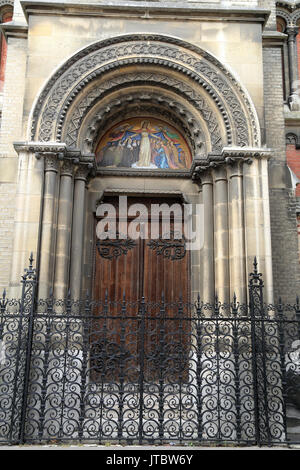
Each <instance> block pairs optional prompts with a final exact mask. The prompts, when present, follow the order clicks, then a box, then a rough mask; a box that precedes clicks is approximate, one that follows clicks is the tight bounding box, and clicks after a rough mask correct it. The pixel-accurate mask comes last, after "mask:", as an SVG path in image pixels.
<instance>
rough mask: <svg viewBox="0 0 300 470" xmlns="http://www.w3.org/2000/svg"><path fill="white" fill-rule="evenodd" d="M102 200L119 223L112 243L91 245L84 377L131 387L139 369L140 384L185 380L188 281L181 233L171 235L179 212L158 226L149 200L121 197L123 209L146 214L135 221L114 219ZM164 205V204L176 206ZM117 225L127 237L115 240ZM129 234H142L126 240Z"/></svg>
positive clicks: (180, 221) (175, 230) (159, 220)
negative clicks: (93, 307) (90, 316)
mask: <svg viewBox="0 0 300 470" xmlns="http://www.w3.org/2000/svg"><path fill="white" fill-rule="evenodd" d="M105 202H109V203H110V204H112V205H114V207H115V212H116V214H117V219H118V220H117V221H118V222H119V221H120V222H122V223H121V224H120V226H119V228H120V230H119V233H118V234H116V235H117V236H116V237H115V238H109V239H104V240H99V239H98V240H97V241H96V255H95V281H94V299H95V300H96V301H97V300H98V301H99V302H96V304H100V310H98V317H97V311H96V312H95V320H94V327H93V334H92V338H91V339H92V343H93V344H92V357H91V365H92V369H93V372H92V377H93V379H94V380H95V381H99V380H102V381H104V382H108V383H119V382H121V380H125V381H128V382H130V383H137V382H139V381H140V378H141V371H143V372H142V375H143V380H146V381H148V382H153V381H157V380H166V381H168V382H169V383H170V382H171V383H173V382H178V381H180V380H181V381H186V380H187V377H188V374H187V363H188V359H187V357H186V359H185V360H184V357H185V355H186V354H187V351H188V347H187V345H188V343H189V342H190V321H189V320H188V319H186V318H185V317H186V315H187V314H188V313H187V309H186V308H184V307H183V306H184V304H187V303H188V301H189V289H190V283H189V252H188V251H187V250H186V242H185V239H184V233H183V229H182V231H181V232H182V234H183V236H180V235H181V234H180V233H178V228H179V227H180V226H181V225H182V226H183V222H184V221H183V217H181V218H180V211H179V215H178V214H177V215H175V217H171V218H170V225H169V226H166V225H165V224H164V220H162V218H161V217H157V218H156V217H154V218H153V217H151V207H152V204H158V201H157V200H152V199H144V200H141V199H139V200H136V199H134V198H128V206H130V205H132V204H137V203H138V204H142V205H143V206H142V207H144V208H146V210H145V212H144V213H139V221H137V220H136V218H135V217H133V216H129V217H128V218H126V219H124V220H121V215H120V213H119V207H118V200H116V199H113V198H112V199H108V200H106V201H105ZM164 202H165V203H166V204H167V206H166V207H168V206H170V205H172V204H179V203H178V201H176V200H174V201H172V200H167V201H164ZM159 203H160V204H162V201H161V200H160V201H159ZM177 208H178V206H177ZM182 216H183V211H182ZM106 220H108V219H106ZM153 223H154V226H153ZM117 226H118V225H117ZM122 227H123V228H122ZM124 228H125V229H127V231H128V237H127V238H122V237H120V235H124V234H123V233H122V231H125V230H124ZM153 228H154V230H153ZM135 232H138V233H141V234H142V235H141V236H133V235H134V233H135ZM153 232H154V234H155V237H154V238H151V237H152V236H153ZM179 232H180V231H179ZM130 235H132V236H130ZM142 298H144V301H145V304H144V306H145V308H144V314H141V310H140V309H141V304H142V302H141V299H142ZM105 299H107V300H106V301H105ZM123 299H125V301H126V302H124V300H123ZM162 300H163V302H162ZM103 301H104V303H103ZM123 305H124V306H125V308H123ZM162 306H163V307H162ZM124 310H125V311H124ZM99 312H100V313H99ZM103 315H104V316H103ZM106 315H107V317H106ZM180 316H181V318H179V317H180Z"/></svg>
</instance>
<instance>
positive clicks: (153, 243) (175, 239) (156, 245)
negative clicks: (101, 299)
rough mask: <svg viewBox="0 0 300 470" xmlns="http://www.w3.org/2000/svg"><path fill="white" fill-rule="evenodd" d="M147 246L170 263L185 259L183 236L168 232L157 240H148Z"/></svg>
mask: <svg viewBox="0 0 300 470" xmlns="http://www.w3.org/2000/svg"><path fill="white" fill-rule="evenodd" d="M148 246H149V248H150V249H151V250H154V251H155V250H156V254H157V255H158V256H159V255H162V256H163V257H164V258H168V259H171V260H172V261H175V260H179V259H182V258H184V257H185V254H186V242H185V238H184V236H183V235H181V234H179V233H178V232H169V233H167V234H164V235H163V236H162V237H161V238H158V239H157V240H150V242H148Z"/></svg>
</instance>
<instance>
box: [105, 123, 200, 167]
mask: <svg viewBox="0 0 300 470" xmlns="http://www.w3.org/2000/svg"><path fill="white" fill-rule="evenodd" d="M96 158H97V165H98V166H99V167H110V168H116V167H123V168H126V167H127V168H140V169H143V168H144V169H173V170H178V169H188V168H190V166H191V162H192V157H191V152H190V149H189V147H188V145H187V143H186V142H185V140H184V138H183V137H182V136H181V135H180V133H179V132H178V131H177V130H176V129H175V128H173V127H172V126H170V125H169V124H167V123H165V122H163V121H160V120H158V119H145V118H132V119H128V120H127V121H126V122H123V123H121V124H120V123H119V124H117V125H116V126H114V127H113V128H112V129H110V130H109V131H108V132H107V133H106V134H105V135H104V136H103V137H102V138H101V140H100V142H99V144H98V147H97V150H96Z"/></svg>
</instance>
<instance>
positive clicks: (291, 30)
mask: <svg viewBox="0 0 300 470" xmlns="http://www.w3.org/2000/svg"><path fill="white" fill-rule="evenodd" d="M298 29H299V28H298V26H288V27H287V28H286V33H287V35H288V38H287V42H293V43H294V42H295V41H296V36H297V34H298Z"/></svg>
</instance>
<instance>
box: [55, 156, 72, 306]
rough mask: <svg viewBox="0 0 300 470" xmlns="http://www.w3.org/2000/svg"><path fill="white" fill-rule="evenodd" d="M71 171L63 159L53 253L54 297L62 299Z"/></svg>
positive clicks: (67, 258)
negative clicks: (54, 250)
mask: <svg viewBox="0 0 300 470" xmlns="http://www.w3.org/2000/svg"><path fill="white" fill-rule="evenodd" d="M73 172H74V166H73V164H72V162H70V161H68V160H65V161H63V164H62V167H61V173H60V185H59V202H58V222H57V237H56V253H55V274H54V297H55V298H56V299H63V298H65V296H66V295H67V289H68V283H69V268H70V266H69V264H70V248H71V228H72V211H73Z"/></svg>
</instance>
